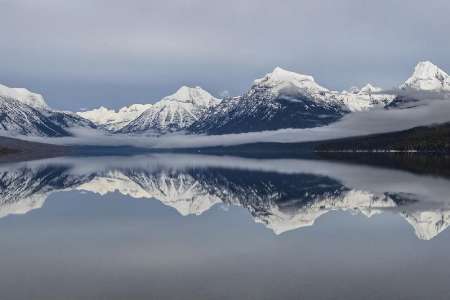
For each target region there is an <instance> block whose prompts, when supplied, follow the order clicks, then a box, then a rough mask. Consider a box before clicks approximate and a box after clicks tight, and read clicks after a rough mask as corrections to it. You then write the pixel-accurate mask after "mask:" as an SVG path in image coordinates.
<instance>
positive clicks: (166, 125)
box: [118, 86, 220, 134]
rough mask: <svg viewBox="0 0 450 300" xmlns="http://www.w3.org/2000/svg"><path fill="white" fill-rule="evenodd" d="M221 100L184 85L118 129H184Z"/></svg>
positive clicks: (201, 90) (141, 130)
mask: <svg viewBox="0 0 450 300" xmlns="http://www.w3.org/2000/svg"><path fill="white" fill-rule="evenodd" d="M219 102H220V100H219V99H217V98H215V97H213V96H212V95H211V94H209V93H208V92H207V91H205V90H203V89H202V88H200V87H194V88H192V87H187V86H183V87H181V88H180V89H179V90H178V91H177V92H175V93H174V94H172V95H170V96H167V97H165V98H163V99H161V100H160V101H159V102H157V103H155V104H154V105H152V106H151V107H150V108H149V109H147V110H146V111H144V112H143V113H142V114H141V115H140V116H139V117H138V118H136V119H135V120H133V121H131V122H130V123H129V124H128V125H126V126H125V127H123V128H122V129H120V130H119V131H118V132H120V133H156V134H161V133H166V132H172V131H177V130H182V129H185V128H187V127H189V126H190V125H191V124H192V123H193V122H195V121H196V120H198V119H199V118H200V116H202V115H203V114H204V113H205V112H206V111H207V110H208V109H210V108H211V107H214V106H216V105H217V104H218V103H219Z"/></svg>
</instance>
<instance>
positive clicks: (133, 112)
mask: <svg viewBox="0 0 450 300" xmlns="http://www.w3.org/2000/svg"><path fill="white" fill-rule="evenodd" d="M152 106H153V105H152V104H132V105H129V106H125V107H122V108H121V109H119V110H118V111H115V110H113V109H108V108H106V107H104V106H101V107H99V108H96V109H92V110H89V111H83V112H77V114H78V115H79V116H81V117H83V118H85V119H88V120H90V121H92V122H94V123H95V124H97V125H99V126H101V127H104V128H106V129H107V130H110V131H117V130H119V129H121V128H123V127H125V126H126V125H128V124H129V123H130V122H131V121H133V120H134V119H136V118H137V117H139V116H140V115H141V114H142V113H143V112H144V111H146V110H147V109H149V108H151V107H152Z"/></svg>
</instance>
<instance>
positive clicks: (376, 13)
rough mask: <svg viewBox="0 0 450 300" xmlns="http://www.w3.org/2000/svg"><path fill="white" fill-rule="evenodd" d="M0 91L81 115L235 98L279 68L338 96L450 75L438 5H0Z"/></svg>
mask: <svg viewBox="0 0 450 300" xmlns="http://www.w3.org/2000/svg"><path fill="white" fill-rule="evenodd" d="M0 9H1V10H2V12H5V13H4V14H2V18H1V19H0V28H2V47H1V49H0V55H1V57H2V58H3V60H2V70H1V72H0V82H2V83H4V84H7V85H11V86H25V87H28V88H30V89H33V90H36V91H38V92H41V93H43V94H44V95H45V96H46V98H47V99H48V102H49V104H50V105H51V106H53V107H55V108H62V109H66V108H67V109H74V110H75V109H79V108H80V107H93V106H98V105H100V104H106V105H108V106H111V107H118V106H121V105H124V104H128V103H133V102H141V103H143V102H154V101H156V100H158V99H159V98H161V97H162V96H164V95H166V94H168V93H170V92H173V91H174V90H175V89H176V88H177V87H178V86H180V85H182V84H190V85H201V86H203V87H204V88H206V89H208V90H210V91H211V92H213V93H215V94H216V95H217V94H219V93H220V92H221V91H223V90H225V89H226V90H229V91H230V93H231V94H239V93H241V92H242V91H243V90H244V89H245V88H247V87H248V86H249V84H250V83H251V81H252V80H253V79H254V78H257V77H261V76H262V75H264V74H265V73H267V72H269V71H270V70H271V69H272V68H273V67H275V66H277V65H280V66H282V67H284V68H287V69H291V70H294V71H298V72H303V73H309V74H312V75H314V76H315V77H316V79H317V80H318V81H319V82H320V83H322V84H323V85H325V86H327V87H330V88H335V89H342V88H347V87H349V86H351V85H362V84H364V83H366V82H368V81H370V82H374V83H375V84H380V85H383V86H385V87H387V88H388V87H391V86H394V85H397V84H398V83H400V82H401V81H403V80H404V79H406V77H407V76H408V75H409V74H410V73H411V71H412V68H413V66H414V64H415V63H416V62H417V61H418V60H422V59H430V60H432V61H434V62H435V63H436V64H438V65H440V66H442V67H443V68H444V69H447V70H448V69H450V62H448V53H449V50H450V40H449V39H448V38H446V36H447V30H448V28H449V27H450V19H449V18H448V11H450V3H449V2H448V1H445V0H432V1H428V2H427V7H426V9H424V7H423V1H419V0H412V1H408V3H407V4H406V3H405V2H404V1H399V0H397V1H388V0H384V1H376V2H375V1H359V0H344V1H330V0H319V1H294V0H284V1H277V2H274V1H264V0H261V1H257V0H248V1H237V0H231V1H200V0H172V1H144V0H135V1H126V2H125V1H105V0H94V1H77V2H74V1H57V0H40V1H32V0H0Z"/></svg>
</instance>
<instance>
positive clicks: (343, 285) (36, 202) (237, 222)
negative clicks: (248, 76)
mask: <svg viewBox="0 0 450 300" xmlns="http://www.w3.org/2000/svg"><path fill="white" fill-rule="evenodd" d="M0 217H1V218H0V236H1V240H2V242H1V247H0V266H1V268H0V292H1V299H449V298H450V286H449V282H450V268H449V266H450V233H449V231H448V230H446V228H447V226H448V224H449V222H450V181H449V180H448V179H447V178H445V177H438V176H428V175H418V174H413V173H409V172H406V171H401V170H395V169H385V168H377V167H367V166H362V165H354V164H344V163H336V162H326V161H313V160H294V159H246V158H231V157H212V156H190V155H152V156H137V157H103V158H102V157H95V158H84V159H81V158H79V159H76V158H60V159H51V160H44V161H34V162H23V163H16V164H8V165H1V166H0Z"/></svg>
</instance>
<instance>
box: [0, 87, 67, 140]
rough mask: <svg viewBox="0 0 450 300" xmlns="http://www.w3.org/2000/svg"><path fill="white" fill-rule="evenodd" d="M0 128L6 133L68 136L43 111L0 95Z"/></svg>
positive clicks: (65, 131)
mask: <svg viewBox="0 0 450 300" xmlns="http://www.w3.org/2000/svg"><path fill="white" fill-rule="evenodd" d="M0 130H1V131H4V132H5V134H8V135H32V136H51V137H61V136H69V135H70V133H69V132H68V131H67V130H66V129H65V128H63V127H62V126H60V125H59V124H56V123H55V122H54V121H53V120H51V119H50V118H49V116H48V115H47V114H45V113H44V111H42V110H39V109H36V108H34V107H31V106H29V105H27V104H24V103H22V102H19V101H17V100H15V99H12V98H5V97H1V96H0Z"/></svg>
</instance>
